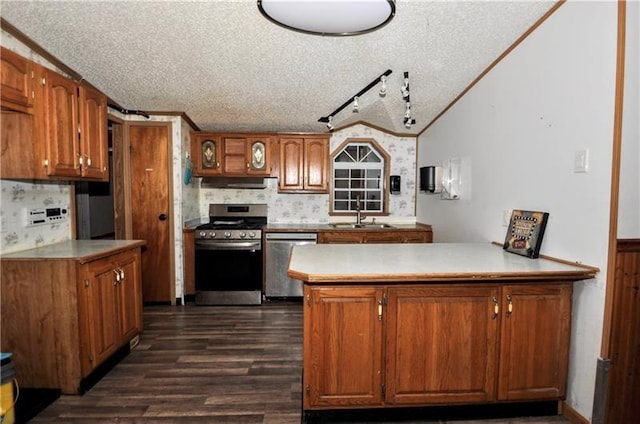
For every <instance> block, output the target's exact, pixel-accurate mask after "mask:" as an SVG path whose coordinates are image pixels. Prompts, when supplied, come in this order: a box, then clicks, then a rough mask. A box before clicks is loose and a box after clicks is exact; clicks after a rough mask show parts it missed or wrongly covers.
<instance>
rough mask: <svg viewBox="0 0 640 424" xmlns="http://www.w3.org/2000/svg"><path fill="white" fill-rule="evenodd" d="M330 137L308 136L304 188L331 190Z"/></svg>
mask: <svg viewBox="0 0 640 424" xmlns="http://www.w3.org/2000/svg"><path fill="white" fill-rule="evenodd" d="M328 172H329V137H328V136H327V137H322V138H306V139H305V145H304V176H305V181H304V183H305V184H304V189H305V190H307V191H316V192H318V193H326V192H327V191H328V190H329V182H328V175H327V174H328Z"/></svg>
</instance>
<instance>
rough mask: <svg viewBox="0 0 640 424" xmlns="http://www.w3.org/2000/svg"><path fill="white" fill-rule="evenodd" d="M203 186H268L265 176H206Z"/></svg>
mask: <svg viewBox="0 0 640 424" xmlns="http://www.w3.org/2000/svg"><path fill="white" fill-rule="evenodd" d="M200 187H201V188H251V189H262V188H266V187H267V185H266V184H265V181H264V178H263V177H204V178H202V182H201V183H200Z"/></svg>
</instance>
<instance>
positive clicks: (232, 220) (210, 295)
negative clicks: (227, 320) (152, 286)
mask: <svg viewBox="0 0 640 424" xmlns="http://www.w3.org/2000/svg"><path fill="white" fill-rule="evenodd" d="M266 223H267V205H265V204H252V205H237V204H235V205H225V204H210V205H209V222H208V223H207V224H203V225H200V226H198V227H196V230H195V256H196V258H195V265H196V270H195V277H196V304H197V305H259V304H261V303H262V262H263V261H262V227H264V226H265V225H266Z"/></svg>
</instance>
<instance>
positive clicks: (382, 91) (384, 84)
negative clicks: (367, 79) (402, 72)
mask: <svg viewBox="0 0 640 424" xmlns="http://www.w3.org/2000/svg"><path fill="white" fill-rule="evenodd" d="M380 84H381V85H380V92H379V93H378V94H379V95H380V97H384V96H386V95H387V77H386V76H385V75H382V76H381V77H380Z"/></svg>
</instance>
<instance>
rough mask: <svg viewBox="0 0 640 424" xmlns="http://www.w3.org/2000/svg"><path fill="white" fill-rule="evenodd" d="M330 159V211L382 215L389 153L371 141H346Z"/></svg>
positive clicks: (384, 209) (384, 204) (384, 211)
mask: <svg viewBox="0 0 640 424" xmlns="http://www.w3.org/2000/svg"><path fill="white" fill-rule="evenodd" d="M332 158H333V190H332V193H331V194H332V199H331V203H332V204H331V210H332V212H334V213H336V214H339V213H352V212H355V211H356V209H357V200H358V199H359V200H360V210H361V211H362V212H369V213H376V214H384V213H386V211H387V205H386V184H385V181H386V179H387V174H388V166H389V156H388V155H387V154H386V152H385V151H384V150H383V149H382V148H380V146H378V144H377V143H375V141H373V140H357V141H356V140H353V139H352V140H347V141H346V142H345V143H344V144H343V145H342V146H340V148H338V149H337V151H336V153H334V155H333V156H332Z"/></svg>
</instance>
